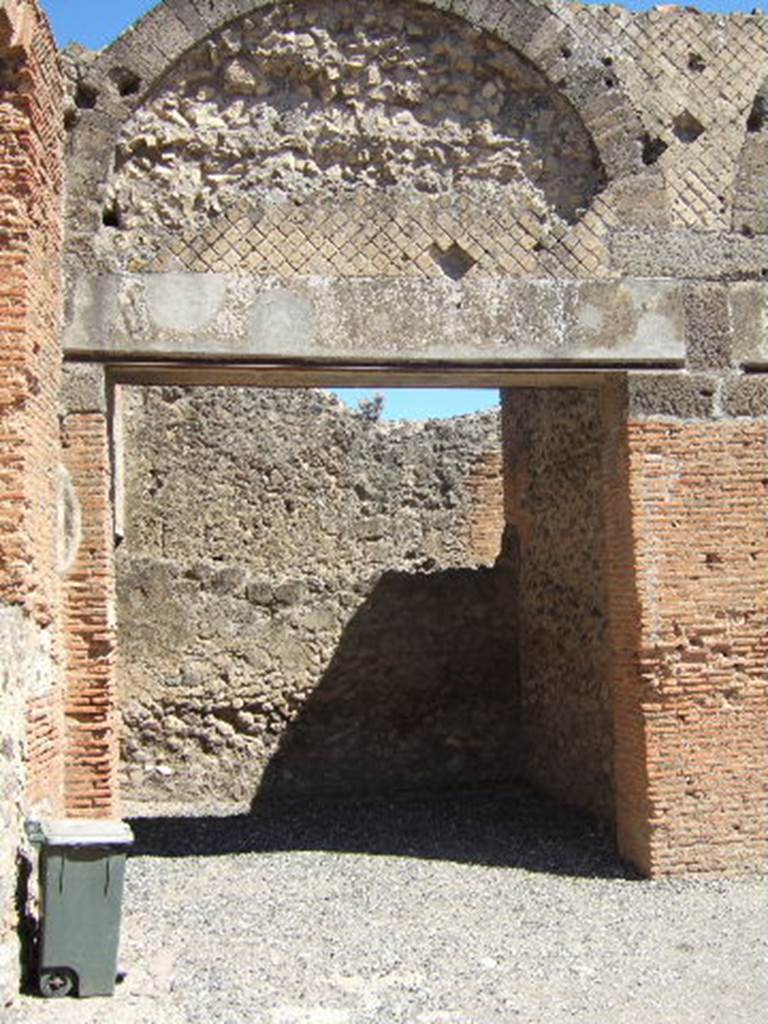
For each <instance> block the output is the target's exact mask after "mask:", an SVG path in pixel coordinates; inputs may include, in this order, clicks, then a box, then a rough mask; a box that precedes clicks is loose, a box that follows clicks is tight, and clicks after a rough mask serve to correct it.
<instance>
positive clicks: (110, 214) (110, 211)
mask: <svg viewBox="0 0 768 1024" xmlns="http://www.w3.org/2000/svg"><path fill="white" fill-rule="evenodd" d="M101 223H102V224H103V225H104V227H105V228H121V227H122V224H121V223H120V211H119V210H118V208H117V204H116V203H110V204H109V205H108V206H105V207H104V210H103V212H102V214H101Z"/></svg>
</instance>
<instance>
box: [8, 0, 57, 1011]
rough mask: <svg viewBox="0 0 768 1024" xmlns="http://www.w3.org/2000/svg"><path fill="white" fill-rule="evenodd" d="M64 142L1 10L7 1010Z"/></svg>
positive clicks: (45, 701)
mask: <svg viewBox="0 0 768 1024" xmlns="http://www.w3.org/2000/svg"><path fill="white" fill-rule="evenodd" d="M62 135H63V108H62V83H61V77H60V74H59V67H58V61H57V57H56V48H55V44H54V41H53V38H52V36H51V32H50V29H49V26H48V23H47V21H46V19H45V17H44V15H43V14H42V13H41V11H40V9H39V6H38V5H37V3H35V2H34V0H0V1007H2V1006H4V1005H5V1004H6V1002H7V1000H8V999H10V998H12V996H13V994H14V993H15V992H16V991H17V990H18V983H19V942H18V924H19V920H18V917H19V910H20V907H19V897H20V896H21V898H22V899H25V898H26V895H27V888H28V886H27V875H28V874H29V869H28V867H26V868H25V867H24V862H25V861H27V863H28V859H29V856H30V851H29V847H28V844H27V842H26V839H25V835H24V829H23V822H24V818H25V817H27V816H30V815H40V814H46V815H57V814H61V812H62V803H61V798H62V754H63V714H62V686H61V672H60V659H59V656H58V655H59V646H58V632H57V627H58V622H59V614H60V586H59V576H58V565H57V542H56V541H57V506H58V496H59V485H60V476H59V425H58V418H57V401H58V391H59V383H60V376H61V350H60V333H59V331H60V319H61V262H60V261H61V247H62V173H63V139H62Z"/></svg>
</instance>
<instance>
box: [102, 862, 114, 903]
mask: <svg viewBox="0 0 768 1024" xmlns="http://www.w3.org/2000/svg"><path fill="white" fill-rule="evenodd" d="M111 884H112V858H111V857H107V870H106V873H105V882H104V895H105V896H109V887H110V885H111Z"/></svg>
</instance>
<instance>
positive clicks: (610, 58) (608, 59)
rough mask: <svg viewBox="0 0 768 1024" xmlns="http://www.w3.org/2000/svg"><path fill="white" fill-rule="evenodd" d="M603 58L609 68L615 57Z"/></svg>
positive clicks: (604, 63)
mask: <svg viewBox="0 0 768 1024" xmlns="http://www.w3.org/2000/svg"><path fill="white" fill-rule="evenodd" d="M601 60H602V62H603V65H604V66H605V67H607V68H609V67H611V65H612V64H613V57H602V58H601Z"/></svg>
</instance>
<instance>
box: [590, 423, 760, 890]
mask: <svg viewBox="0 0 768 1024" xmlns="http://www.w3.org/2000/svg"><path fill="white" fill-rule="evenodd" d="M607 461H608V471H607V473H606V481H607V485H608V489H607V493H606V510H607V527H608V531H607V532H608V554H609V559H608V560H609V565H610V579H609V594H610V607H611V631H612V644H613V649H614V675H613V679H614V701H615V751H616V753H615V765H616V791H617V825H618V836H619V844H620V848H621V851H622V852H623V854H624V855H625V856H626V857H627V858H628V859H629V860H631V861H633V862H634V863H635V864H636V865H637V866H638V867H639V868H640V869H641V870H642V871H644V872H646V873H648V874H652V875H660V874H679V873H685V872H734V871H740V870H741V871H746V870H754V869H756V868H759V867H764V866H765V863H766V856H767V855H768V799H767V798H768V693H767V690H766V680H767V679H768V423H766V422H765V421H764V420H763V421H761V420H723V421H718V422H712V421H710V422H682V421H674V420H669V419H647V420H642V419H636V420H630V421H629V422H628V423H627V424H626V426H625V429H624V431H623V437H621V436H619V434H618V433H614V436H613V438H612V439H611V444H610V445H609V453H608V460H607Z"/></svg>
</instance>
